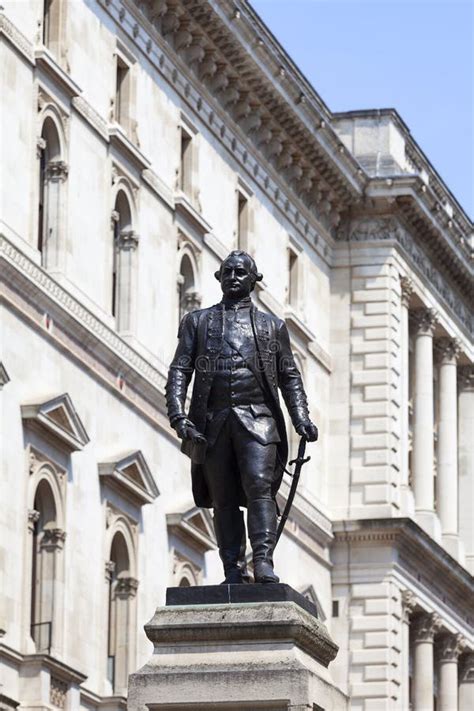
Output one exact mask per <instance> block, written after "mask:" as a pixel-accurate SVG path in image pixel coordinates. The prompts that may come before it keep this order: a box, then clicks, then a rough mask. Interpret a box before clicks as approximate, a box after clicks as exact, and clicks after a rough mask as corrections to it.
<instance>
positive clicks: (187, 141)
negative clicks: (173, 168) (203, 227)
mask: <svg viewBox="0 0 474 711" xmlns="http://www.w3.org/2000/svg"><path fill="white" fill-rule="evenodd" d="M192 151H193V140H192V137H191V136H190V135H189V133H188V132H187V131H185V130H184V128H183V127H181V144H180V164H179V187H180V188H181V190H182V191H183V193H185V194H186V195H188V197H191V190H192V174H193V154H192Z"/></svg>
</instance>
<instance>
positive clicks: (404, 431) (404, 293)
mask: <svg viewBox="0 0 474 711" xmlns="http://www.w3.org/2000/svg"><path fill="white" fill-rule="evenodd" d="M400 287H401V299H400V310H401V316H400V368H401V373H400V432H401V440H400V484H401V497H402V498H401V509H402V513H403V514H404V515H414V500H413V493H412V491H411V488H410V487H409V485H408V477H409V453H410V445H409V398H410V392H409V391H410V387H409V381H410V377H409V376H410V363H409V351H410V327H409V322H410V313H409V306H410V300H411V297H412V295H413V291H414V287H413V282H412V280H411V279H410V278H409V277H406V276H403V277H401V278H400Z"/></svg>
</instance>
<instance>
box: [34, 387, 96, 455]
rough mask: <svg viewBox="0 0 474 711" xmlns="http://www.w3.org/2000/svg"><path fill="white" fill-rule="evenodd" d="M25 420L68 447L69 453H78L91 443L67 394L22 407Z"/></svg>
mask: <svg viewBox="0 0 474 711" xmlns="http://www.w3.org/2000/svg"><path fill="white" fill-rule="evenodd" d="M21 416H22V418H23V419H24V420H27V421H33V422H36V423H38V424H39V425H41V426H42V427H43V428H45V429H46V430H47V431H48V432H50V433H51V434H52V435H53V436H54V437H56V438H58V439H60V440H61V442H62V443H63V444H65V445H66V447H67V449H68V451H70V452H77V451H78V450H81V449H82V448H83V447H85V445H86V444H87V443H88V442H89V437H88V435H87V432H86V430H85V428H84V425H83V424H82V422H81V419H80V417H79V415H78V414H77V412H76V410H75V408H74V405H73V404H72V400H71V398H70V397H69V395H68V394H67V393H64V394H63V395H58V396H56V397H54V398H48V399H47V400H41V401H40V402H34V403H29V404H24V405H22V406H21Z"/></svg>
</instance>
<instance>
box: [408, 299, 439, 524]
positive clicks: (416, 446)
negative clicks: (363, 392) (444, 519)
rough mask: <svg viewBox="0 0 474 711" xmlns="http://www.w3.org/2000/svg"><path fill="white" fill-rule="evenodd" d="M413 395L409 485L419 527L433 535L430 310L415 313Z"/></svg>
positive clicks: (432, 314)
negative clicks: (411, 470)
mask: <svg viewBox="0 0 474 711" xmlns="http://www.w3.org/2000/svg"><path fill="white" fill-rule="evenodd" d="M414 320H415V328H416V332H415V393H414V420H413V486H414V492H415V507H416V512H417V519H419V523H420V525H422V526H423V527H424V528H427V530H428V532H429V533H430V534H433V526H434V522H433V518H434V515H433V512H434V476H433V465H434V437H433V428H434V406H433V333H434V329H435V326H436V322H437V318H436V313H435V311H434V310H433V309H421V310H419V311H417V312H415V319H414Z"/></svg>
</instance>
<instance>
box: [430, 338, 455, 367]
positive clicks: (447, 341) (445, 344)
mask: <svg viewBox="0 0 474 711" xmlns="http://www.w3.org/2000/svg"><path fill="white" fill-rule="evenodd" d="M435 346H436V352H437V354H438V358H439V361H440V363H454V364H456V361H457V359H458V358H459V356H460V354H461V344H460V343H459V341H458V340H457V339H456V338H440V339H439V340H437V341H436V343H435Z"/></svg>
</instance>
